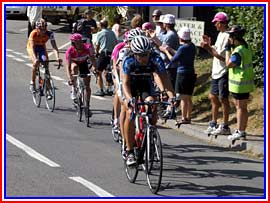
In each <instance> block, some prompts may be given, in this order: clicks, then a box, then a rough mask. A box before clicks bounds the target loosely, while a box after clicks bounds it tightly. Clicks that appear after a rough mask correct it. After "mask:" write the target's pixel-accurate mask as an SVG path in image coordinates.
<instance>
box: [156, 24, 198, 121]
mask: <svg viewBox="0 0 270 203" xmlns="http://www.w3.org/2000/svg"><path fill="white" fill-rule="evenodd" d="M178 36H179V39H180V40H179V41H180V47H179V48H178V49H177V51H175V50H174V49H172V48H171V47H164V46H161V47H160V48H161V49H162V51H163V52H164V53H166V55H167V56H168V58H169V59H170V61H171V62H170V63H175V64H178V67H177V75H176V82H175V92H176V100H178V101H179V100H181V111H182V118H181V121H180V122H181V123H183V124H188V123H190V122H191V112H192V106H193V104H192V94H193V90H194V86H195V82H196V74H195V70H194V60H195V54H196V47H195V45H194V44H193V43H192V42H191V38H190V29H189V28H187V27H182V28H181V29H180V31H179V32H178Z"/></svg>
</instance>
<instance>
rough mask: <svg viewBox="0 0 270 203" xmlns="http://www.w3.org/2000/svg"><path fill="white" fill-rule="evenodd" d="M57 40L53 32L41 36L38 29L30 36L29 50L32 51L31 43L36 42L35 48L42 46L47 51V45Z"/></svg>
mask: <svg viewBox="0 0 270 203" xmlns="http://www.w3.org/2000/svg"><path fill="white" fill-rule="evenodd" d="M49 39H50V40H55V38H54V33H53V32H52V31H46V33H45V35H41V34H39V31H38V30H37V29H35V30H33V31H32V32H31V34H30V36H29V39H28V42H27V49H31V47H30V41H34V45H35V46H39V47H40V46H42V47H44V48H45V49H46V43H47V41H48V40H49Z"/></svg>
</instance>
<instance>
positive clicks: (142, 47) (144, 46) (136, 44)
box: [131, 36, 151, 54]
mask: <svg viewBox="0 0 270 203" xmlns="http://www.w3.org/2000/svg"><path fill="white" fill-rule="evenodd" d="M150 50H151V42H150V40H149V39H148V38H147V37H145V36H137V37H134V39H133V40H132V41H131V51H132V52H133V53H135V54H140V53H145V52H148V51H150Z"/></svg>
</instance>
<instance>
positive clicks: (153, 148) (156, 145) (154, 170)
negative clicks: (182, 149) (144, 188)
mask: <svg viewBox="0 0 270 203" xmlns="http://www.w3.org/2000/svg"><path fill="white" fill-rule="evenodd" d="M147 131H148V132H147V133H148V136H147V138H148V140H147V146H146V156H145V159H146V163H145V167H146V178H147V183H148V185H149V188H150V190H151V192H152V193H154V194H156V193H157V192H158V190H159V188H160V185H161V179H162V170H163V154H162V143H161V139H160V135H159V133H158V131H157V129H156V127H153V126H150V127H148V129H147Z"/></svg>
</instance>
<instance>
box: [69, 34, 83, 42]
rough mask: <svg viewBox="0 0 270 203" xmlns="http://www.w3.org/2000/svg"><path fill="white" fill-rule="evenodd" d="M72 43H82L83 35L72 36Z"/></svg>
mask: <svg viewBox="0 0 270 203" xmlns="http://www.w3.org/2000/svg"><path fill="white" fill-rule="evenodd" d="M69 39H70V41H71V42H76V41H81V40H82V35H81V34H79V33H74V34H72V35H71V36H70V38H69Z"/></svg>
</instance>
